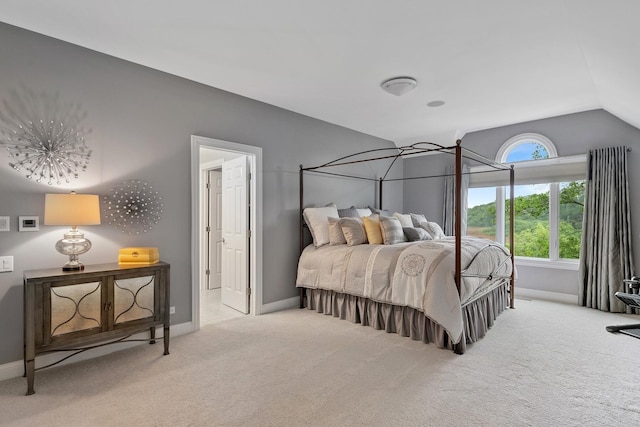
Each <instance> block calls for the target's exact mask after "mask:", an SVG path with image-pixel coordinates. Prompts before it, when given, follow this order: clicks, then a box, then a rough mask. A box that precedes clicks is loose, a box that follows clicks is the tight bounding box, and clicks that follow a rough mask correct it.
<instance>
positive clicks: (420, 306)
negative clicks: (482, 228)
mask: <svg viewBox="0 0 640 427" xmlns="http://www.w3.org/2000/svg"><path fill="white" fill-rule="evenodd" d="M474 257H475V259H474ZM462 269H463V272H464V273H463V280H462V286H461V295H460V296H458V290H457V288H456V284H455V273H454V271H455V241H454V238H453V237H449V238H445V239H439V240H433V241H421V242H411V243H400V244H396V245H359V246H347V245H336V246H329V245H327V246H322V247H320V248H315V247H313V245H310V246H308V247H306V248H305V249H304V251H303V253H302V255H301V256H300V262H299V263H298V277H297V280H296V286H298V287H305V288H314V289H327V290H332V291H335V292H339V293H346V294H351V295H356V296H361V297H366V298H369V299H371V300H373V301H378V302H385V303H391V304H394V305H400V306H408V307H412V308H414V309H417V310H420V311H422V312H423V313H424V314H425V315H426V316H427V317H429V318H430V319H431V320H433V321H435V322H437V323H438V324H440V325H441V326H442V327H443V328H444V329H445V330H446V331H447V333H448V334H449V336H450V337H451V340H452V341H453V342H454V343H457V342H459V340H460V339H461V337H462V332H463V329H464V325H463V319H462V306H463V305H464V304H465V303H467V302H469V301H471V300H474V299H476V298H477V297H479V296H481V295H483V294H484V293H486V292H488V291H490V290H491V289H493V288H494V287H495V284H494V283H491V281H490V280H487V279H486V278H485V277H474V276H487V275H489V274H491V275H492V276H493V278H494V279H495V278H497V277H500V276H504V277H508V276H509V275H510V274H511V262H510V260H509V255H508V252H507V250H506V249H504V248H503V247H501V246H498V245H497V244H496V243H495V242H492V241H490V240H486V239H479V238H475V237H464V238H463V239H462ZM465 269H466V271H465Z"/></svg>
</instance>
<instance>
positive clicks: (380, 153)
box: [299, 140, 515, 308]
mask: <svg viewBox="0 0 640 427" xmlns="http://www.w3.org/2000/svg"><path fill="white" fill-rule="evenodd" d="M437 153H445V154H450V155H454V156H455V171H454V174H453V176H454V177H455V187H454V188H455V192H454V193H455V194H454V237H455V283H456V287H457V290H458V295H460V293H461V280H462V265H461V263H462V260H461V248H462V191H461V190H462V175H463V174H470V172H463V171H462V160H463V159H468V160H472V161H474V162H477V163H480V164H482V165H484V166H487V167H488V168H486V170H482V171H479V172H475V173H486V172H496V171H503V172H504V171H508V172H509V191H510V193H509V195H510V198H509V248H510V258H511V266H512V269H511V280H510V284H509V308H515V305H514V297H515V294H514V289H515V260H514V255H513V248H514V197H515V194H514V186H515V173H514V167H513V165H511V166H507V165H504V164H502V163H497V162H495V161H494V160H490V159H488V158H486V157H484V156H482V155H480V154H478V153H476V152H474V151H472V150H469V149H467V148H464V147H462V141H461V140H457V141H456V144H455V145H454V146H449V147H445V146H442V145H439V144H435V143H432V142H417V143H414V144H411V145H408V146H404V147H399V148H377V149H371V150H365V151H361V152H359V153H355V154H350V155H347V156H343V157H340V158H338V159H335V160H332V161H330V162H327V163H324V164H322V165H319V166H311V167H303V165H300V171H299V176H300V216H299V218H300V224H299V225H300V253H301V254H302V251H303V249H304V247H305V238H304V227H305V224H304V220H303V215H302V213H303V211H304V174H305V172H312V173H316V174H324V175H331V176H336V177H342V178H351V179H360V180H366V181H373V182H376V183H377V185H378V187H377V190H378V191H377V193H378V208H379V209H383V204H382V195H383V194H382V190H383V184H384V183H385V182H392V181H406V180H412V179H427V178H438V177H448V176H452V175H451V174H439V175H427V176H418V177H408V178H387V177H388V175H389V172H390V171H391V169H392V167H393V165H394V164H395V163H396V161H397V160H398V159H399V158H404V157H407V156H415V155H425V154H437ZM383 160H390V165H389V167H388V168H387V169H386V171H385V173H384V175H383V176H382V177H379V178H372V177H363V176H357V175H350V174H344V173H337V172H330V171H328V170H327V169H330V168H333V167H338V166H346V165H354V164H359V163H367V162H374V161H383ZM304 298H305V289H304V288H300V308H304Z"/></svg>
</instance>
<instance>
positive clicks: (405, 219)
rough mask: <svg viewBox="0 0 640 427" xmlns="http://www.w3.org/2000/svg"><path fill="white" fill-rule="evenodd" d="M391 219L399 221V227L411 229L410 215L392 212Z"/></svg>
mask: <svg viewBox="0 0 640 427" xmlns="http://www.w3.org/2000/svg"><path fill="white" fill-rule="evenodd" d="M393 217H394V218H397V219H398V221H400V225H401V226H402V227H409V228H410V227H413V221H411V215H410V214H401V213H398V212H394V213H393Z"/></svg>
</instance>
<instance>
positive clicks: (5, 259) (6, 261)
mask: <svg viewBox="0 0 640 427" xmlns="http://www.w3.org/2000/svg"><path fill="white" fill-rule="evenodd" d="M9 271H13V257H12V256H0V273H7V272H9Z"/></svg>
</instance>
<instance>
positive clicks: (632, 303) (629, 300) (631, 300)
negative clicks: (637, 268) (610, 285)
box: [606, 276, 640, 338]
mask: <svg viewBox="0 0 640 427" xmlns="http://www.w3.org/2000/svg"><path fill="white" fill-rule="evenodd" d="M624 282H625V283H626V284H628V285H629V288H630V289H638V288H640V278H638V277H635V276H634V277H632V278H631V279H627V280H625V281H624ZM616 298H618V299H619V300H620V301H622V302H623V303H625V304H626V305H628V306H629V307H631V308H634V309H636V310H638V309H640V295H638V294H627V293H625V292H616ZM606 329H607V331H608V332H620V333H622V334H626V335H629V336H632V337H636V338H640V324H634V325H619V326H607V327H606Z"/></svg>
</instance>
